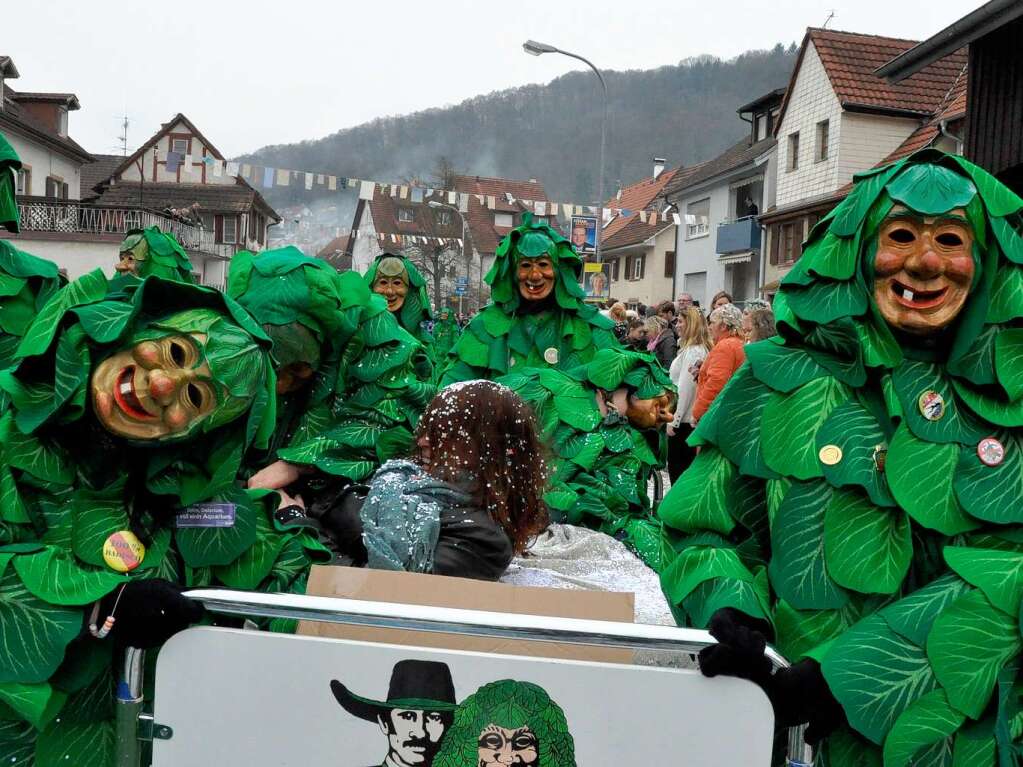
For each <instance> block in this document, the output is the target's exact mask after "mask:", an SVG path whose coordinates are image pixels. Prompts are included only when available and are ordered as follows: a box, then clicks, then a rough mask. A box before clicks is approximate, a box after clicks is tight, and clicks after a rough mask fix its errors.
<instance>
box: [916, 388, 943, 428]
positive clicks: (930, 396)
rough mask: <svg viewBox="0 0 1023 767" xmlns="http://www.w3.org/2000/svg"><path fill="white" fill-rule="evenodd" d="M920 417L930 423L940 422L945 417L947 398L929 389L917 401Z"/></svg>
mask: <svg viewBox="0 0 1023 767" xmlns="http://www.w3.org/2000/svg"><path fill="white" fill-rule="evenodd" d="M916 404H917V407H919V408H920V415H922V416H923V417H924V418H926V419H927V420H928V421H940V420H941V419H942V417H943V416H944V415H945V398H944V397H942V396H941V395H940V394H938V392H936V391H934V390H933V389H928V390H927V391H925V392H924V393H923V394H921V395H920V398H919V399H918V400H917V401H916Z"/></svg>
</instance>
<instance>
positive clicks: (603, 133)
mask: <svg viewBox="0 0 1023 767" xmlns="http://www.w3.org/2000/svg"><path fill="white" fill-rule="evenodd" d="M522 50H524V51H525V52H526V53H528V54H529V55H530V56H539V55H541V54H543V53H560V54H561V55H562V56H568V57H570V58H573V59H578V60H579V61H581V62H583V63H584V64H585V65H586V66H588V67H589V68H590V69H592V70H593V73H594V74H595V75H596V76H597V79H598V80H600V87H601V88H603V89H604V117H603V119H602V120H601V121H600V172H599V173H598V174H597V178H598V181H597V196H598V197H599V198H600V200H599V201H598V203H597V206H598V207H597V210H598V211H599V212H598V214H597V232H596V234H597V238H596V239H597V242H596V251H597V252H596V254H595V258H596V260H597V262H598V263H599V262H600V241H601V239H602V236H601V235H602V231H601V230H602V229H603V227H604V148H605V146H606V144H607V83H606V82H604V75H602V74H600V70H599V69H597V68H596V67H595V66H594V65H593V62H592V61H590V60H589V59H587V58H584V57H583V56H580V55H579V54H578V53H570V52H569V51H563V50H561V49H560V48H555V47H554V46H553V45H548V44H547V43H538V42H537V41H536V40H526V42H524V43H523V44H522Z"/></svg>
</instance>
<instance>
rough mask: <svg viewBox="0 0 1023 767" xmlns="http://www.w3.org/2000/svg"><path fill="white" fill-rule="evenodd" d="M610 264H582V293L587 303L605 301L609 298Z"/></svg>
mask: <svg viewBox="0 0 1023 767" xmlns="http://www.w3.org/2000/svg"><path fill="white" fill-rule="evenodd" d="M610 270H611V264H608V263H604V264H598V263H594V262H589V261H588V262H587V263H585V264H583V292H584V293H585V294H586V300H587V301H606V300H608V299H609V298H611V274H610Z"/></svg>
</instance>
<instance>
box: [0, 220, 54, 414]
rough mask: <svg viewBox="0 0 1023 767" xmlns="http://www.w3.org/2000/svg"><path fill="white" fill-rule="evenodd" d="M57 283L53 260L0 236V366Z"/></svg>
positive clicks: (9, 358)
mask: <svg viewBox="0 0 1023 767" xmlns="http://www.w3.org/2000/svg"><path fill="white" fill-rule="evenodd" d="M60 284H61V277H60V274H59V272H58V270H57V265H56V264H55V263H53V262H52V261H47V260H45V259H42V258H37V257H36V256H33V255H30V254H28V253H25V252H24V251H21V250H18V249H17V248H16V247H15V246H14V245H13V243H11V242H10V241H9V240H0V370H3V369H4V368H6V367H7V366H8V365H10V363H11V361H12V360H13V359H14V352H15V350H16V349H17V347H18V342H19V341H20V340H21V337H22V336H23V335H25V331H26V330H28V326H29V325H30V324H31V323H32V320H33V319H35V316H36V315H37V314H38V313H39V312H40V311H41V310H42V308H43V306H44V305H45V304H46V302H47V301H49V300H50V298H51V297H52V296H53V294H54V293H56V292H57V289H58V288H60ZM3 401H4V395H3V394H2V393H0V403H2V402H3ZM0 409H2V404H0Z"/></svg>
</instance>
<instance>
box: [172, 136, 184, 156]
mask: <svg viewBox="0 0 1023 767" xmlns="http://www.w3.org/2000/svg"><path fill="white" fill-rule="evenodd" d="M171 151H172V152H177V153H178V154H188V139H187V138H175V139H171Z"/></svg>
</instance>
